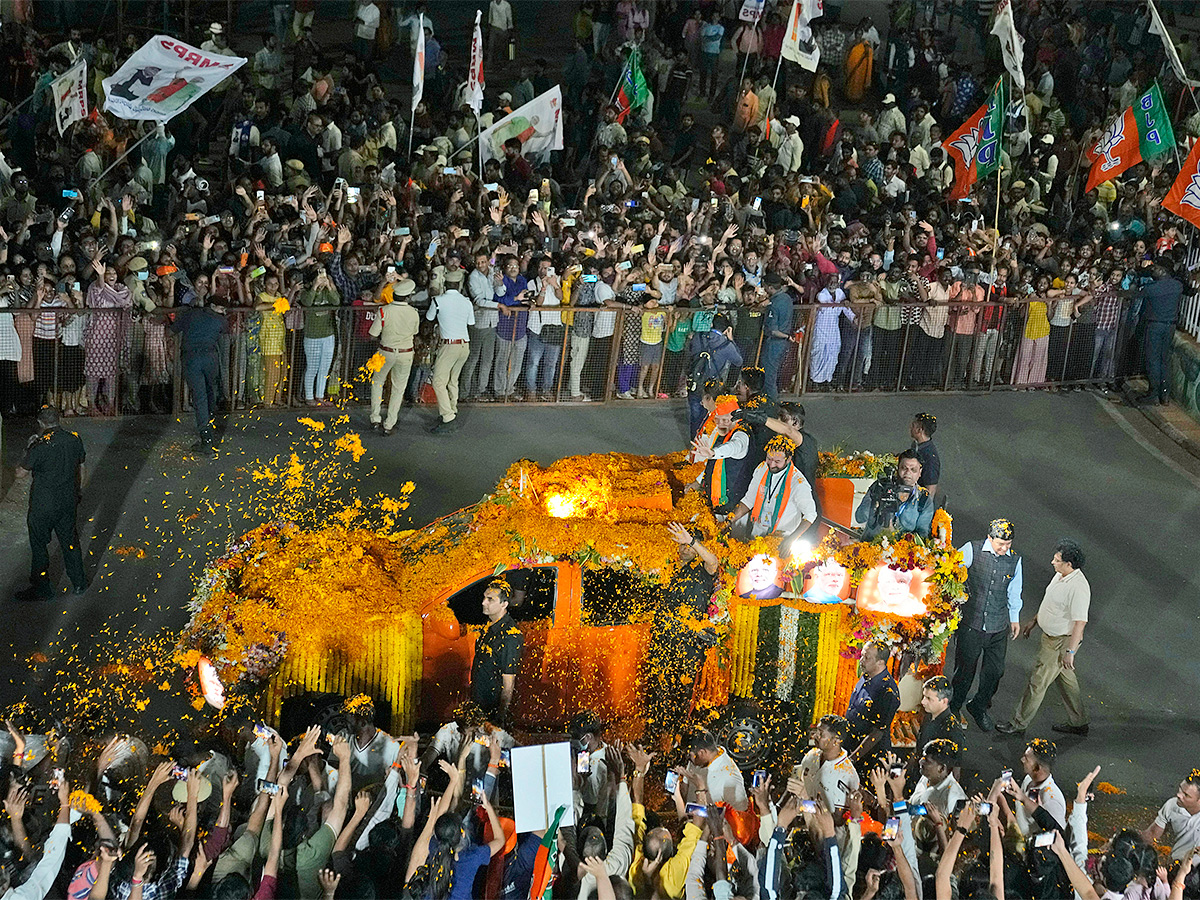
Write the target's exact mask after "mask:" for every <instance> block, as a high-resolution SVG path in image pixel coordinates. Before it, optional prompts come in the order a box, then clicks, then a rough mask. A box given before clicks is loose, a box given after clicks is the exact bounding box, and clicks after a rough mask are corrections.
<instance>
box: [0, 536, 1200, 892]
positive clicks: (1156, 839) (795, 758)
mask: <svg viewBox="0 0 1200 900" xmlns="http://www.w3.org/2000/svg"><path fill="white" fill-rule="evenodd" d="M676 531H678V532H681V534H676V533H675V532H676ZM1004 534H1007V535H1009V538H1010V540H1009V541H1007V542H1005V541H1004V539H1003V538H1002V537H1001V535H1004ZM1011 534H1012V531H1011V525H1010V524H1009V523H1007V522H996V523H993V526H992V529H991V537H990V538H989V540H988V542H986V543H984V545H983V548H982V551H983V552H984V553H988V554H996V555H998V556H1000V557H1002V556H1005V555H1008V556H1011V550H1010V547H1011ZM672 536H673V537H675V539H676V540H677V541H678V543H679V546H680V553H681V556H682V557H683V558H684V559H685V560H689V561H694V562H695V563H696V566H697V567H698V569H703V570H707V571H710V572H711V570H713V569H714V568H715V557H714V555H713V552H712V551H711V550H709V549H708V548H706V547H705V546H704V545H703V544H700V543H698V542H697V541H696V539H695V538H694V537H692V536H691V535H689V534H687V532H686V529H683V528H682V527H676V528H675V529H673V530H672ZM1005 543H1008V544H1009V547H1004V546H1002V545H1003V544H1005ZM1018 564H1019V558H1018ZM1074 564H1080V565H1081V564H1082V554H1081V551H1080V550H1079V548H1078V547H1077V546H1075V545H1072V544H1070V543H1069V542H1064V543H1063V544H1060V546H1059V548H1058V549H1057V550H1056V566H1055V567H1056V570H1058V571H1057V572H1056V578H1055V581H1054V582H1053V583H1052V587H1053V586H1054V585H1055V584H1059V583H1060V581H1066V580H1067V579H1066V578H1063V577H1062V576H1063V573H1064V569H1068V570H1070V569H1071V566H1072V565H1074ZM992 565H993V566H994V565H995V564H994V563H993V564H992ZM981 566H982V563H981V561H980V560H978V559H977V560H975V561H974V562H973V563H972V565H971V569H972V572H980V568H981ZM1071 571H1078V570H1071ZM993 574H994V570H993V569H991V568H988V569H986V570H985V571H983V572H982V573H981V574H980V578H981V579H982V581H983V582H984V583H990V582H991V580H992V578H991V576H992V575H993ZM1069 575H1070V571H1068V572H1067V576H1068V577H1069ZM1084 584H1085V586H1086V582H1085V583H1084ZM1075 589H1076V590H1077V589H1078V583H1076V585H1075ZM1003 594H1004V591H1003V589H1002V590H1001V599H1002V602H1003ZM513 596H514V591H513V587H512V585H511V584H510V583H509V582H508V581H507V580H506V579H504V578H498V579H496V580H494V581H493V582H492V583H491V584H490V585H489V587H488V588H487V590H486V592H485V594H484V599H483V601H482V612H483V616H484V619H485V620H486V624H485V626H484V631H483V634H482V635H481V637H480V640H481V641H482V642H484V643H485V644H487V646H488V647H490V648H491V649H490V650H489V652H487V653H476V655H475V661H474V663H473V667H472V671H471V684H470V691H469V694H470V698H471V699H470V700H466V701H464V702H463V703H462V704H461V705H460V706H459V707H458V708H457V709H455V711H454V713H453V718H452V719H451V720H450V721H448V722H446V723H445V724H443V725H442V726H441V727H440V728H438V729H436V730H435V731H431V732H428V733H425V734H408V735H399V736H392V735H390V734H388V733H387V732H385V731H383V730H381V729H380V728H379V727H378V726H377V713H376V709H375V706H374V703H373V702H372V700H371V698H370V697H368V696H367V695H362V694H360V695H356V696H353V697H349V698H347V699H345V700H343V701H334V702H333V704H332V705H330V706H327V707H326V708H324V709H322V708H321V707H320V704H317V705H316V706H312V705H310V707H309V716H308V717H307V718H303V719H300V718H296V717H294V716H293V717H291V724H292V725H293V726H295V727H297V728H299V729H300V730H301V733H299V734H297V735H295V736H294V737H291V738H290V739H285V737H284V736H283V735H281V733H280V732H279V731H278V730H276V729H274V728H271V727H268V726H267V725H265V724H264V723H263V722H261V721H260V720H257V719H256V718H253V717H252V715H249V714H247V713H245V712H238V711H233V712H231V711H229V710H227V711H226V714H225V715H224V717H223V719H222V725H221V728H220V730H219V732H216V733H213V734H209V735H207V736H205V737H203V738H200V739H195V740H192V739H188V738H181V739H179V740H178V742H177V743H176V744H175V745H174V746H172V747H170V748H156V750H154V751H150V750H148V749H147V744H146V743H145V742H144V741H142V740H141V739H140V738H138V737H135V736H132V735H130V734H128V733H114V732H112V731H103V730H101V731H100V732H99V733H97V734H91V735H86V736H85V735H79V736H72V735H67V734H63V733H59V732H57V731H55V730H50V731H46V730H44V729H39V728H38V725H37V723H36V722H35V720H34V719H33V718H26V719H21V720H17V721H7V722H6V725H7V732H8V733H7V734H4V735H0V755H2V759H3V762H2V763H0V775H2V783H3V787H4V790H5V795H4V796H5V799H4V808H5V813H6V819H5V823H4V824H5V827H4V828H3V829H2V830H0V858H2V859H3V867H2V868H0V879H3V882H4V890H5V896H9V897H13V898H21V900H41V898H43V897H46V896H54V897H71V898H76V900H85V898H93V900H103V898H109V897H113V898H118V900H129V898H132V900H142V898H155V900H170V898H172V897H214V898H221V900H234V898H245V900H248V898H251V897H253V898H259V900H263V898H273V897H294V898H300V900H318V898H323V900H336V898H347V897H353V898H373V897H411V898H414V900H416V898H421V900H443V898H471V897H487V898H493V897H500V898H514V900H515V898H526V897H542V896H547V897H551V896H552V897H562V898H567V897H570V898H601V900H615V898H659V900H667V898H671V900H681V898H687V900H703V898H714V900H728V898H730V897H734V896H738V897H748V898H762V900H791V898H842V897H845V898H867V900H869V898H873V897H904V898H908V900H912V898H921V897H937V898H938V900H950V898H952V897H955V896H958V897H988V898H995V900H1004V898H1006V897H1033V898H1046V900H1050V898H1063V900H1066V898H1072V897H1080V898H1084V900H1087V898H1094V900H1101V898H1131V900H1132V898H1138V900H1140V898H1149V897H1155V898H1167V897H1170V898H1172V900H1180V898H1190V897H1197V896H1200V875H1198V874H1197V873H1196V872H1195V871H1193V864H1194V861H1195V859H1197V858H1200V832H1198V831H1197V827H1198V826H1197V823H1198V822H1200V772H1197V771H1193V772H1190V773H1188V774H1187V775H1185V777H1184V778H1183V779H1182V781H1181V782H1180V784H1179V786H1178V790H1177V791H1176V793H1175V795H1174V796H1173V797H1171V798H1170V799H1168V800H1167V801H1166V802H1165V803H1164V804H1163V805H1162V808H1161V809H1160V810H1159V811H1158V814H1157V815H1156V816H1155V817H1154V818H1153V820H1152V821H1148V822H1145V823H1144V827H1143V828H1142V829H1140V830H1138V829H1136V828H1123V829H1121V830H1119V831H1117V832H1116V833H1115V834H1113V835H1111V836H1110V837H1107V838H1106V839H1104V840H1103V842H1102V845H1101V846H1100V847H1098V848H1094V849H1093V850H1092V851H1090V852H1089V841H1093V838H1094V835H1092V834H1091V833H1090V832H1089V812H1090V810H1091V808H1092V802H1093V800H1094V796H1095V795H1094V793H1093V786H1094V785H1096V784H1097V781H1096V779H1097V778H1098V776H1099V773H1100V771H1101V767H1100V766H1096V767H1095V768H1094V769H1092V770H1091V771H1090V772H1083V773H1073V774H1074V775H1075V776H1076V777H1077V778H1078V782H1077V787H1076V789H1075V790H1074V791H1073V792H1072V791H1071V789H1070V788H1069V786H1068V787H1067V788H1066V789H1064V787H1062V786H1060V785H1059V783H1058V782H1057V781H1056V776H1058V777H1062V772H1061V770H1060V768H1059V767H1058V766H1057V765H1056V755H1057V750H1056V746H1055V744H1054V743H1053V742H1051V741H1049V740H1047V739H1045V738H1042V737H1037V738H1032V739H1029V740H1028V741H1026V742H1023V743H1020V744H1019V745H1017V746H1019V747H1020V753H1019V755H1014V757H1013V759H1012V760H1011V763H1010V765H1009V766H1008V767H1007V768H1004V769H1002V770H1000V771H998V772H987V773H982V772H973V771H970V770H969V769H967V768H966V767H965V766H964V764H963V763H964V760H963V753H964V750H965V742H966V728H965V726H964V725H963V724H962V720H960V719H959V718H958V716H957V715H956V712H955V711H956V709H957V706H958V704H960V703H961V699H962V698H961V696H960V693H961V691H960V688H961V679H960V677H959V676H960V673H959V669H961V660H959V659H956V672H955V675H954V676H953V677H952V678H948V677H945V676H942V675H935V676H932V677H930V678H928V679H927V680H926V681H925V682H924V684H923V686H922V697H921V707H922V709H923V720H922V722H921V725H920V729H919V733H918V734H917V736H916V741H915V746H914V747H913V749H912V750H911V751H906V750H903V749H899V748H893V747H892V745H891V740H890V731H891V721H892V719H893V717H894V715H895V714H896V711H897V709H898V707H899V705H900V700H899V692H898V690H897V686H896V682H895V680H894V679H893V676H892V674H891V673H890V672H889V668H888V665H889V657H890V655H891V650H890V648H888V647H887V646H884V645H877V644H867V645H866V646H865V647H864V648H863V651H862V656H861V660H860V663H859V668H860V674H861V678H860V680H859V683H858V685H857V686H856V688H855V690H854V692H853V694H852V696H851V698H850V701H849V704H848V707H847V709H846V711H845V715H837V714H826V715H823V716H821V717H820V718H819V719H818V720H817V721H816V722H815V724H813V725H812V727H811V729H809V733H808V739H807V741H804V740H803V739H801V740H800V741H795V740H789V739H785V738H784V736H782V735H781V736H780V741H779V746H781V747H782V748H784V749H783V750H782V751H781V752H780V753H779V754H778V756H777V757H776V758H772V759H770V760H769V761H767V762H765V763H763V768H761V769H759V768H755V769H753V770H752V771H743V770H742V767H741V766H740V765H739V761H738V760H737V759H736V758H735V754H736V753H737V752H738V750H739V748H737V747H736V746H724V745H723V744H722V742H721V740H720V739H719V737H718V735H716V734H714V733H713V732H711V731H708V730H705V729H703V728H692V729H690V730H688V731H686V732H685V737H684V738H683V740H682V741H681V742H677V741H676V740H674V737H675V736H668V737H669V738H670V739H668V740H664V741H658V742H657V743H655V744H654V745H653V746H654V747H655V749H653V750H649V749H647V748H646V746H644V745H643V744H642V743H635V742H622V741H621V740H617V739H614V738H613V737H611V736H610V735H609V734H608V728H607V726H606V724H605V723H604V722H603V721H601V720H600V719H599V718H598V717H597V716H596V715H594V714H592V713H590V712H582V713H579V714H577V715H576V716H575V717H574V718H573V719H572V720H571V722H570V723H569V725H568V729H567V733H566V734H565V735H559V736H555V737H550V738H549V740H551V741H554V740H562V741H569V743H570V754H569V770H570V778H571V782H572V783H571V800H570V805H569V812H570V815H569V817H568V818H566V819H563V818H562V817H563V815H565V814H566V813H567V811H568V807H567V805H566V804H565V803H564V805H563V806H562V807H561V809H556V810H555V811H554V813H555V815H553V816H552V818H551V819H550V820H548V824H547V825H546V826H545V827H544V828H540V829H537V830H531V831H522V832H518V831H517V828H516V824H515V821H514V819H513V818H512V817H511V813H512V810H513V808H514V803H515V802H517V801H516V799H515V798H514V792H515V791H517V790H520V789H521V788H520V787H519V786H518V785H517V784H516V782H517V776H516V774H515V772H514V768H513V765H514V763H513V751H514V749H515V748H518V747H520V746H522V740H525V739H532V740H534V741H535V742H543V741H545V740H546V739H547V738H546V736H526V735H525V734H524V733H523V732H522V731H520V730H519V729H517V728H514V727H513V724H512V722H511V721H510V719H511V716H510V713H509V710H510V704H511V702H512V700H513V693H514V690H515V689H516V685H515V681H516V673H517V670H518V668H519V661H520V657H521V654H522V652H523V641H522V639H521V636H520V630H519V628H516V627H515V626H514V623H513V619H512V617H511V616H510V615H509V605H510V603H511V602H513ZM972 596H973V597H976V596H986V592H982V593H979V594H973V595H972ZM975 605H976V606H977V607H979V608H980V609H984V608H985V607H986V606H987V605H988V604H987V603H985V602H984V601H982V600H980V601H977V602H975ZM970 606H971V602H969V603H968V607H970ZM1068 606H1069V603H1068ZM1048 609H1054V610H1056V611H1057V612H1058V613H1060V614H1061V613H1063V612H1065V611H1066V607H1063V604H1062V603H1060V602H1058V601H1057V600H1055V599H1053V598H1052V596H1051V591H1050V589H1048V590H1047V597H1046V600H1044V601H1043V604H1042V608H1041V610H1040V611H1039V615H1038V618H1037V619H1036V620H1035V622H1036V624H1039V625H1041V627H1042V628H1043V629H1045V630H1046V632H1047V634H1049V632H1050V630H1052V629H1053V626H1052V625H1051V624H1050V623H1051V619H1050V618H1049V613H1048ZM1083 613H1084V617H1085V618H1086V603H1085V605H1084V608H1083ZM964 615H965V620H964V621H968V620H971V618H972V613H971V612H970V610H969V609H968V610H967V611H966V612H965V614H964ZM1005 618H1007V616H1006V617H1005ZM971 627H973V626H971ZM1033 627H1035V625H1034V624H1032V623H1031V624H1030V625H1029V626H1028V629H1029V630H1032V628H1033ZM1008 637H1009V636H1008V629H1007V627H1005V628H1004V629H1003V630H1002V632H1001V638H1002V640H1007V639H1008ZM1079 637H1081V631H1080V633H1079V634H1075V635H1074V636H1073V637H1072V639H1071V641H1070V642H1069V643H1072V644H1074V645H1075V646H1077V644H1078V638H1079ZM1066 652H1067V653H1072V652H1074V647H1067V648H1066ZM1039 666H1040V661H1039ZM973 668H974V661H973V660H972V661H971V662H970V671H969V674H970V675H973ZM967 680H968V682H969V680H970V679H969V678H968V679H967ZM670 681H671V682H672V683H671V684H668V685H666V688H667V690H668V691H674V689H675V687H676V683H677V681H678V680H677V679H670ZM1032 686H1033V680H1032V679H1031V688H1032ZM987 689H988V688H987V687H986V686H985V684H984V680H983V679H982V678H981V683H980V691H981V692H983V691H986V690H987ZM1043 690H1044V685H1043ZM1028 693H1029V692H1028V691H1027V697H1026V698H1023V699H1022V706H1021V709H1025V710H1026V711H1027V712H1028V711H1029V710H1028V707H1027V705H1026V700H1027V698H1028ZM677 699H678V698H677ZM979 699H980V694H979V693H977V694H976V697H975V698H974V701H972V702H978V701H979ZM325 702H326V703H329V702H330V701H329V700H328V699H327V700H326V701H325ZM669 702H670V701H668V703H669ZM1036 702H1040V696H1038V697H1037V698H1036ZM1036 702H1035V703H1034V706H1033V711H1036ZM684 703H685V705H686V699H685V700H684ZM986 703H987V700H985V701H984V704H985V707H986ZM968 706H969V705H968ZM972 715H973V717H974V718H975V719H976V721H977V723H979V722H980V718H981V717H980V715H979V714H978V713H976V712H972ZM288 718H289V716H288V714H287V711H286V710H285V719H288ZM314 718H315V721H313V719H314ZM1057 728H1058V726H1056V730H1057ZM1018 730H1023V729H1016V728H1014V729H1010V733H1012V732H1015V731H1018ZM1075 733H1080V732H1078V731H1076V732H1075ZM662 736H663V734H662V732H661V731H658V730H657V729H655V728H654V726H653V725H651V726H648V728H647V733H646V734H645V735H644V738H645V739H646V740H647V742H649V740H650V739H657V738H659V737H662ZM164 756H165V757H166V758H163V757H164ZM565 775H566V773H565V772H561V773H558V774H557V775H556V776H555V777H559V776H565ZM520 777H521V779H527V778H528V773H526V774H524V775H522V776H520ZM520 784H525V785H526V788H525V789H526V790H527V789H528V787H527V782H526V781H524V780H522V781H520ZM1072 794H1073V797H1072ZM1093 824H1094V823H1093ZM1093 842H1094V841H1093ZM1160 842H1169V845H1168V846H1169V850H1167V851H1166V856H1167V858H1166V859H1163V858H1160V855H1159V850H1158V845H1159V843H1160Z"/></svg>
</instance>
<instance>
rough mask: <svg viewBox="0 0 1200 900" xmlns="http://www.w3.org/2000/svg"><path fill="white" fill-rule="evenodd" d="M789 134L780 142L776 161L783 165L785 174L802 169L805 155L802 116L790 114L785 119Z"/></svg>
mask: <svg viewBox="0 0 1200 900" xmlns="http://www.w3.org/2000/svg"><path fill="white" fill-rule="evenodd" d="M783 127H784V130H785V131H786V133H787V136H786V137H785V138H784V139H783V140H782V141H781V142H780V144H779V153H778V154H777V155H776V157H775V162H776V163H778V164H779V165H781V166H783V172H784V174H785V175H786V174H788V173H790V172H799V171H800V160H801V157H803V156H804V141H802V140H801V139H800V130H799V129H800V117H799V116H788V117H787V118H786V119H784V120H783Z"/></svg>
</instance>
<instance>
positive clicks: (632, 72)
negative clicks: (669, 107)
mask: <svg viewBox="0 0 1200 900" xmlns="http://www.w3.org/2000/svg"><path fill="white" fill-rule="evenodd" d="M649 98H650V86H649V85H648V84H646V76H645V75H643V74H642V52H641V51H640V50H639V49H638V48H637V47H634V48H633V49H632V50H630V51H629V62H627V63H626V64H625V71H624V72H623V73H622V74H621V83H620V84H619V85H618V86H617V109H619V110H620V112H618V113H617V121H618V122H624V121H625V117H626V116H628V115H629V111H630V110H632V109H636V108H637V107H639V106H641V105H642V104H643V103H645V102H646V101H647V100H648V99H649Z"/></svg>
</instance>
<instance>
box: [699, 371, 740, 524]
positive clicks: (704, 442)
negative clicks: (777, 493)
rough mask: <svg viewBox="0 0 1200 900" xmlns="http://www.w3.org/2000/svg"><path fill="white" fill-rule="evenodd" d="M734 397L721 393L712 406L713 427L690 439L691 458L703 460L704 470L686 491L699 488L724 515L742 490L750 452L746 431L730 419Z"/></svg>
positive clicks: (719, 512)
mask: <svg viewBox="0 0 1200 900" xmlns="http://www.w3.org/2000/svg"><path fill="white" fill-rule="evenodd" d="M737 410H738V402H737V397H734V396H733V395H732V394H722V395H721V396H719V397H717V400H716V404H715V406H714V407H713V428H712V429H711V430H706V431H702V432H701V433H700V434H698V435H697V436H696V440H695V441H693V442H692V458H693V459H696V460H703V461H704V471H703V472H702V473H701V474H700V476H699V477H698V478H697V479H696V480H695V481H694V482H693V483H692V484H690V485H688V490H699V491H703V493H704V496H705V497H706V498H707V499H708V501H709V503H711V504H712V508H713V512H714V513H716V514H717V515H719V516H720V515H725V514H726V513H728V512H729V511H730V510H731V509H732V508H733V506H734V505H735V504H736V503H737V500H738V498H739V497H741V496H742V493H743V491H745V489H746V483H745V482H746V479H745V478H744V471H745V468H746V454H747V453H749V451H750V434H749V433H748V432H747V431H746V428H745V426H744V425H742V423H741V422H734V420H733V414H734V413H735V412H737Z"/></svg>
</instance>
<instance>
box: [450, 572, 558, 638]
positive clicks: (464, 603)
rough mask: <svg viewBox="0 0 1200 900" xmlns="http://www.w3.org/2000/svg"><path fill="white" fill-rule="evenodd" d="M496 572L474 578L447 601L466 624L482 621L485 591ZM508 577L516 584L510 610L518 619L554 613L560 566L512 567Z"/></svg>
mask: <svg viewBox="0 0 1200 900" xmlns="http://www.w3.org/2000/svg"><path fill="white" fill-rule="evenodd" d="M492 578H493V576H491V575H489V576H487V577H486V578H480V579H479V580H478V581H475V582H472V583H471V584H469V585H467V586H466V587H465V588H463V589H462V590H461V591H459V592H458V593H456V594H452V595H451V597H450V599H449V600H448V601H446V602H447V603H448V604H449V606H450V609H451V611H452V612H453V613H454V617H455V618H456V619H458V621H459V622H461V623H462V624H463V625H482V624H483V623H484V621H485V619H484V617H483V592H484V591H485V590H487V586H488V585H489V584H491V582H492ZM504 578H506V579H508V583H509V584H511V585H512V586H513V599H512V601H511V602H510V603H509V604H508V613H509V615H511V616H512V617H513V618H514V619H515V620H516V621H518V622H537V621H540V620H543V619H549V618H552V617H553V616H554V601H555V599H556V598H557V596H558V567H557V566H537V567H536V568H532V569H509V570H508V571H507V572H505V573H504Z"/></svg>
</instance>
